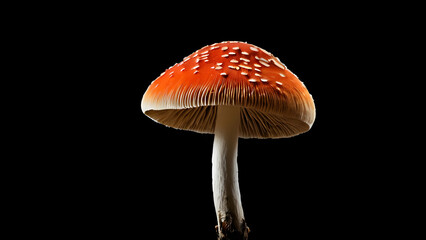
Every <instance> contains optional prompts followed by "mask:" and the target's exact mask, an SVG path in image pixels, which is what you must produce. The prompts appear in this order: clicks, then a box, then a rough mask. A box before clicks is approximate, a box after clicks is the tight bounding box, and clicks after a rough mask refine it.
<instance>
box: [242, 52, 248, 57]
mask: <svg viewBox="0 0 426 240" xmlns="http://www.w3.org/2000/svg"><path fill="white" fill-rule="evenodd" d="M241 54H243V55H246V56H248V55H249V53H248V52H241Z"/></svg>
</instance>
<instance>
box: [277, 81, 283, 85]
mask: <svg viewBox="0 0 426 240" xmlns="http://www.w3.org/2000/svg"><path fill="white" fill-rule="evenodd" d="M275 82H276V83H277V84H279V85H283V83H282V82H278V81H275Z"/></svg>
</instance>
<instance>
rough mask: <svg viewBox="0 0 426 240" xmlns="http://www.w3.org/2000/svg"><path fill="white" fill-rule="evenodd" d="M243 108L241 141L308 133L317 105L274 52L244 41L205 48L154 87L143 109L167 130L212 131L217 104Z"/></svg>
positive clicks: (166, 73) (180, 64) (183, 62)
mask: <svg viewBox="0 0 426 240" xmlns="http://www.w3.org/2000/svg"><path fill="white" fill-rule="evenodd" d="M218 105H234V106H239V107H241V114H240V118H241V119H240V120H241V121H240V131H239V132H240V137H243V138H280V137H290V136H294V135H297V134H300V133H303V132H306V131H308V130H309V129H310V127H311V126H312V124H313V122H314V120H315V105H314V102H313V99H312V96H311V95H310V94H309V92H308V90H307V89H306V87H305V85H304V84H303V83H302V82H301V81H300V80H299V79H298V78H297V77H296V75H294V74H293V73H292V72H290V71H289V70H288V69H287V68H286V67H285V66H284V64H282V63H281V62H280V60H279V59H278V58H276V57H274V56H273V55H272V54H271V53H269V52H267V51H265V50H263V49H261V48H259V47H257V46H254V45H251V44H247V43H243V42H222V43H216V44H213V45H210V46H206V47H203V48H201V49H200V50H198V51H196V52H194V53H193V54H191V55H189V56H188V57H185V58H184V59H183V61H182V62H180V63H178V64H175V65H174V66H173V67H170V68H169V69H167V70H166V71H165V72H164V73H162V74H161V76H160V77H158V78H157V79H156V80H155V81H153V82H152V83H151V85H150V86H149V87H148V89H147V91H146V92H145V94H144V96H143V99H142V111H143V112H144V113H145V114H146V115H147V116H149V117H150V118H152V119H154V120H155V121H157V122H160V123H162V124H164V125H166V126H170V127H173V128H178V129H185V130H192V131H195V132H202V133H214V126H215V119H216V106H218Z"/></svg>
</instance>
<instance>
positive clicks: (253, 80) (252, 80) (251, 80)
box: [248, 78, 257, 82]
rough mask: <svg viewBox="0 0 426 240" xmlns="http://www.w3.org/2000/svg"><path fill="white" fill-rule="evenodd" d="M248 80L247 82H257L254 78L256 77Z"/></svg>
mask: <svg viewBox="0 0 426 240" xmlns="http://www.w3.org/2000/svg"><path fill="white" fill-rule="evenodd" d="M248 81H249V82H257V80H256V79H253V78H251V79H249V80H248Z"/></svg>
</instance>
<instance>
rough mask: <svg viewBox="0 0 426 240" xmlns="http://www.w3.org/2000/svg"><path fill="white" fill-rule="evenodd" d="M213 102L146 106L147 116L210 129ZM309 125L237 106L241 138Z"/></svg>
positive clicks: (283, 133)
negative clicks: (182, 106) (176, 106)
mask: <svg viewBox="0 0 426 240" xmlns="http://www.w3.org/2000/svg"><path fill="white" fill-rule="evenodd" d="M216 113H217V106H202V107H196V108H186V109H165V110H148V111H146V112H145V114H146V115H147V116H149V117H150V118H152V119H153V120H155V121H157V122H159V123H161V124H164V125H166V126H169V127H173V128H176V129H183V130H190V131H194V132H198V133H212V134H213V133H214V127H215V125H216ZM309 129H310V125H309V124H307V123H305V122H303V121H301V120H299V119H294V118H283V117H282V116H279V115H276V114H271V113H264V112H261V111H258V110H255V109H250V108H244V107H242V108H241V114H240V129H239V136H240V137H241V138H286V137H292V136H295V135H298V134H301V133H303V132H306V131H308V130H309Z"/></svg>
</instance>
